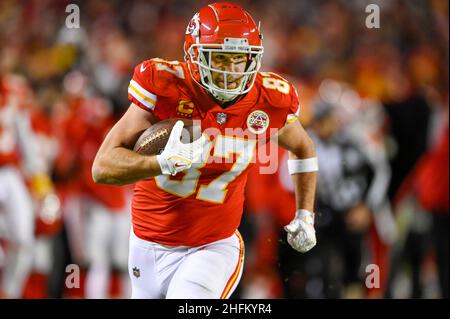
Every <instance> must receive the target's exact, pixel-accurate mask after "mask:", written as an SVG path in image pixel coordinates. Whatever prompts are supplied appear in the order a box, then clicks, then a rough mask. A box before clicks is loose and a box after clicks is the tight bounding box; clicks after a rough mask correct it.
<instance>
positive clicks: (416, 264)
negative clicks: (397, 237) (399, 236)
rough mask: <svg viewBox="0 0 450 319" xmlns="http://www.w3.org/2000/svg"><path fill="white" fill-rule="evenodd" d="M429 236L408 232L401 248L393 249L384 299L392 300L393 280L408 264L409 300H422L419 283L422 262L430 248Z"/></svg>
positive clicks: (393, 294)
mask: <svg viewBox="0 0 450 319" xmlns="http://www.w3.org/2000/svg"><path fill="white" fill-rule="evenodd" d="M430 239H431V238H430V234H429V233H428V232H426V233H423V232H416V231H410V232H409V233H408V234H407V237H406V241H405V243H404V245H403V246H401V247H400V246H399V247H395V248H394V250H393V251H392V254H391V261H390V262H391V266H390V267H389V268H390V272H389V279H388V284H387V288H386V292H385V296H384V297H385V298H389V299H390V298H394V297H396V296H395V292H394V290H395V287H394V285H395V279H396V278H397V276H398V274H399V272H400V271H401V270H402V268H403V266H404V265H405V263H406V264H408V265H409V266H410V267H411V283H412V287H411V288H412V289H411V290H412V291H411V295H410V296H409V297H410V298H414V299H417V298H422V297H423V289H422V283H421V270H422V262H423V260H424V258H425V255H426V253H427V251H428V249H429V247H430Z"/></svg>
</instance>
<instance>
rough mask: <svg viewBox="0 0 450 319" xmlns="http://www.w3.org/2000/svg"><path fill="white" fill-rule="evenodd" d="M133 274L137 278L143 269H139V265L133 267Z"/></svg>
mask: <svg viewBox="0 0 450 319" xmlns="http://www.w3.org/2000/svg"><path fill="white" fill-rule="evenodd" d="M133 275H134V277H136V278H139V277H140V276H141V271H140V270H139V268H137V267H134V268H133Z"/></svg>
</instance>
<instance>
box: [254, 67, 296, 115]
mask: <svg viewBox="0 0 450 319" xmlns="http://www.w3.org/2000/svg"><path fill="white" fill-rule="evenodd" d="M256 83H257V85H259V86H260V90H261V95H262V98H263V99H264V100H265V102H266V103H268V104H269V105H271V106H273V107H276V108H292V107H297V106H298V97H297V91H296V89H295V87H294V86H293V85H292V84H291V83H290V82H289V81H288V80H286V79H284V78H283V77H281V76H280V75H278V74H276V73H273V72H258V75H257V79H256Z"/></svg>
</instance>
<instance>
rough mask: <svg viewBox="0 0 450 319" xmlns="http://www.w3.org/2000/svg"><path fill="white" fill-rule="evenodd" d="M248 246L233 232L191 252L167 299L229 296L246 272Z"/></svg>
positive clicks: (169, 290)
mask: <svg viewBox="0 0 450 319" xmlns="http://www.w3.org/2000/svg"><path fill="white" fill-rule="evenodd" d="M243 262H244V246H243V242H242V239H241V238H240V235H236V234H235V235H233V236H232V237H230V238H227V239H225V240H222V241H218V242H215V243H212V244H210V245H207V246H205V247H202V248H200V249H197V250H195V251H194V252H193V253H190V254H189V255H187V257H186V258H185V259H184V260H183V262H182V263H181V265H180V266H179V268H178V270H177V272H176V273H175V275H174V276H173V278H172V280H171V283H170V285H169V289H168V291H167V296H166V297H167V298H182V299H184V298H193V299H218V298H223V299H225V298H229V297H230V295H231V294H232V293H233V291H234V289H236V287H237V284H238V283H239V280H240V278H241V275H242V269H243Z"/></svg>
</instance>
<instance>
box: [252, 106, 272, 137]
mask: <svg viewBox="0 0 450 319" xmlns="http://www.w3.org/2000/svg"><path fill="white" fill-rule="evenodd" d="M269 122H270V119H269V115H267V113H266V112H263V111H260V110H257V111H253V112H252V113H250V115H249V116H248V117H247V127H248V129H249V130H250V132H252V133H253V134H261V133H264V132H265V131H266V130H267V128H268V127H269Z"/></svg>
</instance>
